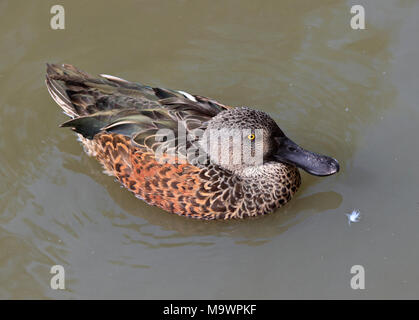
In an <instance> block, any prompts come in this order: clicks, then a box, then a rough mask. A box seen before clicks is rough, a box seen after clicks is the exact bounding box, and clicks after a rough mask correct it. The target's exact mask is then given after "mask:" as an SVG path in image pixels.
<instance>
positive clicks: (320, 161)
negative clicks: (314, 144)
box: [274, 136, 339, 176]
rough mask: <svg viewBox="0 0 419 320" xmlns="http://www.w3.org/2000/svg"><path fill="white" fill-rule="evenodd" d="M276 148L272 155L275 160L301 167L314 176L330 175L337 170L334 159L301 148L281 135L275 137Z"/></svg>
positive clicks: (337, 164) (336, 163)
mask: <svg viewBox="0 0 419 320" xmlns="http://www.w3.org/2000/svg"><path fill="white" fill-rule="evenodd" d="M276 142H277V145H278V149H277V151H276V153H275V155H274V158H275V159H276V160H277V161H280V162H284V163H288V164H291V165H294V166H296V167H298V168H301V169H303V170H305V171H307V172H308V173H310V174H312V175H315V176H330V175H331V174H334V173H336V172H338V171H339V163H338V162H337V160H336V159H333V158H331V157H328V156H324V155H321V154H317V153H314V152H311V151H308V150H305V149H303V148H301V147H300V146H299V145H298V144H296V143H295V142H293V141H292V140H290V139H288V138H287V137H285V136H283V137H280V138H277V139H276Z"/></svg>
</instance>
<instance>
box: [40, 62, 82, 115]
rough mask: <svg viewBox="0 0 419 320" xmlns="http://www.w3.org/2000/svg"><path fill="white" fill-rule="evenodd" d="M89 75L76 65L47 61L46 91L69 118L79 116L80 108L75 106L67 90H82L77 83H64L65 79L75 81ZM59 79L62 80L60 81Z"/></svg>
mask: <svg viewBox="0 0 419 320" xmlns="http://www.w3.org/2000/svg"><path fill="white" fill-rule="evenodd" d="M89 78H90V75H89V74H87V73H85V72H83V71H81V70H78V69H77V68H76V67H74V66H72V65H69V64H63V65H61V66H60V65H56V64H49V63H47V75H46V80H45V84H46V86H47V89H48V92H49V93H50V95H51V97H52V98H53V99H54V100H55V102H56V103H57V104H58V105H59V106H60V107H61V108H62V109H63V111H64V113H65V114H66V115H68V116H69V117H71V118H76V117H78V116H80V110H78V108H77V106H75V105H74V103H73V102H72V101H71V99H70V97H69V95H68V93H67V90H71V91H77V90H82V88H80V87H79V86H77V85H71V84H68V85H67V83H66V81H69V80H70V79H72V80H76V79H77V80H78V81H77V82H80V81H84V80H86V79H89ZM60 81H63V82H62V83H61V82H60Z"/></svg>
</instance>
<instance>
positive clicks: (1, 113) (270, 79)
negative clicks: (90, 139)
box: [0, 0, 419, 298]
mask: <svg viewBox="0 0 419 320" xmlns="http://www.w3.org/2000/svg"><path fill="white" fill-rule="evenodd" d="M371 3H374V4H375V6H377V8H380V9H377V10H376V11H374V10H373V9H372V7H368V6H367V7H366V9H367V13H368V12H373V13H371V20H367V30H364V31H356V32H355V31H353V30H351V29H350V28H349V20H350V13H349V9H350V4H348V3H347V4H345V3H344V2H342V1H326V0H325V1H316V2H313V1H308V0H307V1H281V2H277V1H263V2H262V3H261V2H254V1H240V2H239V3H234V2H231V3H227V4H223V5H221V4H220V5H215V4H214V3H213V2H211V1H199V2H188V1H171V2H167V3H157V2H156V3H153V2H146V3H144V2H142V1H127V2H126V3H125V4H124V6H109V5H108V6H103V4H100V6H101V8H102V9H103V10H100V12H98V11H97V7H98V6H99V4H98V3H97V2H89V3H88V4H87V3H83V4H82V3H81V2H80V3H77V2H74V1H72V2H70V1H64V3H63V5H64V7H65V8H66V12H68V14H69V15H70V16H68V17H67V19H66V21H67V29H66V30H64V31H52V30H50V29H48V26H49V23H48V22H49V8H50V6H49V4H47V3H46V2H33V3H30V4H29V3H28V4H26V3H25V6H21V3H19V1H16V2H12V1H9V2H8V1H4V2H2V3H1V4H0V9H1V10H0V15H1V16H0V18H1V21H2V23H3V25H4V27H3V28H2V29H1V30H2V33H1V34H0V46H1V48H2V49H4V50H2V51H1V53H0V58H1V59H0V61H2V62H0V92H1V93H2V94H1V95H0V134H1V136H2V137H3V138H2V139H1V140H0V147H1V150H2V153H1V155H0V175H1V179H0V223H1V226H0V249H1V250H0V252H1V253H0V297H2V298H11V297H13V298H28V297H37V298H41V297H49V298H68V297H70V298H91V297H108V298H109V297H113V298H115V297H118V298H124V297H126V298H175V297H176V298H185V297H186V298H187V297H189V298H190V297H196V298H214V297H222V298H233V297H234V298H237V297H243V298H290V297H291V298H299V297H310V298H318V297H357V298H360V297H359V296H356V295H355V296H354V294H355V293H353V292H351V291H348V289H347V279H348V275H347V274H346V271H347V270H346V269H347V267H348V265H353V264H356V263H362V261H365V263H368V264H369V266H374V270H377V272H376V273H375V276H374V277H375V278H374V279H376V280H377V281H380V279H383V278H389V279H394V280H393V282H390V283H389V284H388V286H386V285H385V284H382V286H384V287H380V286H379V285H377V286H375V288H380V290H378V289H377V290H378V291H374V290H372V291H371V293H370V294H369V295H368V293H367V295H365V297H379V296H380V295H379V294H378V293H377V292H389V293H388V296H389V297H398V296H403V297H410V296H412V295H411V294H412V292H415V290H417V289H419V284H418V283H417V282H415V281H411V282H408V284H409V285H410V287H408V289H406V288H405V287H401V286H400V285H399V280H400V279H399V278H398V277H397V276H395V273H391V272H390V271H391V270H395V269H397V268H398V267H399V264H398V263H397V261H401V260H404V259H405V257H403V256H392V257H391V258H390V260H391V259H393V260H391V261H392V263H393V269H391V270H389V269H388V268H387V266H386V264H383V263H382V261H381V260H380V259H382V257H381V256H378V255H377V253H379V254H381V253H382V252H385V250H387V249H388V248H393V249H394V252H396V251H397V248H399V246H400V247H403V248H408V247H409V246H411V244H410V243H414V242H411V238H412V237H414V235H413V233H404V235H405V239H406V240H405V241H406V242H397V241H396V238H395V237H396V236H394V237H392V238H391V239H389V238H383V237H384V236H383V235H385V234H391V233H393V234H395V235H397V234H398V233H399V230H408V227H407V226H406V225H405V224H403V223H407V222H404V221H409V222H410V223H409V224H408V225H409V226H411V225H414V224H412V223H413V222H418V221H417V216H414V215H411V214H410V211H409V210H410V209H409V210H407V211H406V212H407V213H406V214H405V215H406V216H405V217H404V219H401V218H400V219H398V220H397V222H394V221H393V220H391V221H392V223H391V224H390V220H386V221H388V222H389V223H388V224H384V223H381V222H380V221H383V220H382V219H383V216H384V217H387V219H393V218H392V217H393V215H392V213H391V212H390V211H389V210H390V208H392V207H393V206H398V207H401V208H404V207H406V206H407V203H409V201H410V200H409V201H405V200H403V201H402V200H400V201H398V200H397V199H392V200H391V201H390V197H387V198H386V199H384V200H383V201H377V199H380V198H381V197H380V195H382V194H387V193H388V192H389V190H388V185H386V183H384V182H385V181H389V180H388V179H391V181H393V183H394V185H397V184H400V189H399V190H405V191H404V192H403V191H400V192H399V194H401V195H405V197H408V195H410V192H409V191H407V190H412V188H413V187H412V185H414V181H412V185H407V184H403V183H402V182H401V181H402V180H399V176H400V177H402V176H403V175H404V174H405V172H404V171H403V172H400V175H398V176H393V175H391V174H392V173H391V172H392V169H390V168H393V166H394V164H393V163H392V162H389V157H388V154H389V152H390V151H389V150H388V148H386V147H385V146H386V144H385V143H384V141H385V140H386V139H391V138H392V136H391V135H386V132H389V131H388V129H387V130H384V129H381V128H384V127H383V123H384V121H385V119H386V118H387V117H389V114H390V115H392V113H391V112H393V111H392V110H397V108H400V106H399V105H398V104H400V103H401V101H402V100H401V98H400V97H399V96H400V95H401V93H400V92H402V88H401V83H403V78H400V77H399V78H396V77H395V76H394V74H396V73H395V72H394V68H395V66H399V65H400V64H401V63H402V62H397V63H398V65H397V64H395V63H396V62H395V60H394V59H395V58H394V57H395V56H397V53H395V52H399V55H400V54H401V53H403V46H401V47H400V39H402V38H401V31H400V30H408V31H409V30H410V31H409V32H410V33H409V32H408V31H405V32H404V33H403V34H404V36H403V37H405V39H412V37H413V35H414V34H416V31H417V28H416V27H417V26H418V25H417V24H415V22H414V21H415V16H414V14H413V13H414V12H418V10H419V9H418V7H419V6H418V5H417V3H415V2H409V1H399V2H396V1H371ZM81 4H82V5H81ZM368 5H371V6H372V4H368ZM190 12H200V14H199V15H197V14H193V15H191V14H190ZM412 12H413V13H412ZM93 13H94V15H93ZM390 13H391V17H392V19H390V20H388V23H387V24H383V23H382V21H383V19H384V20H386V19H387V17H388V16H389V15H390ZM157 15H158V17H159V19H158V21H159V23H158V24H157V23H156V19H155V17H156V16H157ZM92 16H95V23H94V24H91V20H92V18H91V17H92ZM118 17H120V18H118ZM107 21H118V23H112V24H110V23H107ZM386 21H387V20H386ZM406 26H410V27H409V28H407V27H406ZM409 37H410V38H409ZM408 42H409V41H404V42H402V43H404V45H405V46H407V45H408V44H407V43H408ZM410 43H411V42H410ZM400 48H401V49H400ZM398 50H401V51H398ZM409 50H416V51H415V52H416V54H417V47H414V48H413V49H412V48H410V47H409ZM400 52H401V53H400ZM47 61H51V62H67V63H73V64H75V65H77V66H79V67H80V68H82V69H85V70H86V71H88V72H90V73H107V74H114V75H116V76H121V77H123V78H126V79H130V80H138V81H141V82H144V83H148V84H151V85H159V86H163V87H169V88H173V89H181V90H186V91H188V92H191V93H196V94H202V95H205V96H210V97H213V98H216V99H217V100H219V101H222V102H224V103H226V104H229V105H248V106H254V107H256V108H258V109H262V110H264V111H267V112H269V113H270V114H271V115H272V116H273V118H274V119H275V120H276V121H277V122H278V123H279V125H280V126H281V128H282V129H283V130H284V131H285V132H286V134H287V135H288V136H289V137H290V138H292V139H293V140H294V141H296V142H297V143H299V144H300V145H302V146H303V147H305V148H307V149H310V150H313V151H316V152H319V153H323V154H328V155H332V156H334V157H336V158H337V159H338V160H339V161H340V163H341V172H340V173H339V174H338V175H336V176H332V177H327V178H318V177H313V176H310V175H307V174H305V173H303V174H302V177H303V185H302V188H301V190H300V191H299V193H298V195H297V196H296V198H295V199H293V201H291V202H290V203H289V204H288V205H287V206H285V207H284V208H283V209H280V210H278V211H277V212H276V213H273V214H271V215H268V216H266V217H261V218H256V219H247V220H244V221H227V222H222V221H221V222H220V221H217V222H205V221H195V220H188V219H185V218H182V217H178V216H175V215H170V214H168V213H166V212H163V211H162V210H160V209H157V208H154V207H150V206H148V205H146V204H144V203H143V202H141V201H139V200H137V199H136V198H135V197H133V196H132V195H131V194H130V193H129V192H128V191H126V190H123V189H121V188H120V187H119V185H118V184H117V183H115V182H114V181H113V178H111V177H108V176H105V175H103V174H102V172H101V171H102V168H101V167H100V166H99V164H98V163H96V161H95V160H94V159H91V158H88V157H87V156H86V155H85V154H83V153H82V149H81V147H80V146H79V144H78V142H77V141H76V139H75V137H74V135H73V134H72V133H71V132H70V131H69V130H63V129H59V128H58V127H57V125H58V124H59V123H61V122H63V121H64V119H65V117H64V116H63V115H62V114H61V111H60V110H59V108H58V107H57V106H56V105H55V103H54V102H53V101H52V100H51V99H50V97H49V96H48V93H47V91H46V89H45V87H44V84H43V79H44V72H45V65H44V63H45V62H47ZM407 69H409V68H407ZM414 70H417V68H416V69H414ZM414 79H417V78H414ZM4 80H6V81H4ZM402 87H403V86H402ZM396 88H397V89H396ZM414 94H416V91H410V92H408V93H406V94H404V96H403V97H404V98H403V99H405V100H403V101H409V100H408V98H406V97H411V100H412V101H415V99H413V98H412V95H414ZM416 101H417V100H416ZM406 105H408V104H406ZM404 108H405V109H406V110H407V109H408V106H407V107H404ZM406 112H409V115H410V116H409V117H407V118H406V119H404V118H400V117H401V116H400V114H404V113H403V112H399V113H398V115H397V116H392V117H393V118H392V119H393V122H392V121H389V123H390V124H391V123H393V124H392V125H391V126H392V127H394V126H396V124H397V127H398V128H399V129H398V130H401V131H402V132H403V133H404V136H405V137H406V139H409V137H410V136H409V132H410V131H409V130H407V128H409V123H410V122H409V121H413V120H414V119H416V120H417V116H418V114H417V112H416V111H415V110H414V109H411V110H410V109H409V111H406ZM383 119H384V120H383ZM394 123H396V124H394ZM412 123H413V122H412ZM400 124H403V125H404V126H401V125H400ZM403 128H406V131H403V130H404V129H403ZM372 149H373V150H374V152H371V151H370V150H372ZM405 152H411V153H414V154H411V155H410V157H406V160H405V161H410V160H408V158H409V159H411V158H412V157H414V156H417V151H414V150H411V149H410V150H408V151H406V150H403V152H401V154H404V153H405ZM402 158H403V157H402ZM399 161H404V160H403V159H401V160H399ZM398 168H400V169H398V170H407V169H406V168H404V166H403V165H401V166H398ZM390 175H391V176H390ZM400 179H401V178H400ZM412 180H414V179H412ZM403 181H404V180H403ZM353 208H361V209H362V211H366V212H367V214H366V216H365V219H364V220H363V221H362V223H360V224H358V225H355V226H353V227H351V228H348V225H347V223H346V221H345V216H344V213H345V212H347V211H348V210H351V209H353ZM399 211H400V210H399ZM403 212H404V211H403ZM402 217H403V214H402ZM394 230H396V231H394ZM400 232H401V231H400ZM372 239H381V241H380V244H381V243H382V244H383V245H382V246H379V247H375V251H374V252H376V255H375V256H371V254H370V253H371V248H370V247H368V245H369V246H377V244H376V243H377V242H375V241H373V240H372ZM407 239H409V240H407ZM384 244H385V245H384ZM366 245H367V247H365V246H366ZM392 251H393V250H392ZM407 251H409V250H407ZM383 255H386V256H388V254H387V253H383ZM387 258H388V257H387ZM411 259H413V260H410V261H411V262H412V264H413V265H414V264H415V262H416V263H417V262H418V261H419V258H418V257H412V258H411ZM360 260H361V261H360ZM387 261H389V260H387ZM54 264H62V265H63V266H65V268H66V277H67V278H66V279H67V280H66V287H67V290H65V291H63V292H58V291H54V290H51V289H50V288H49V279H50V274H49V270H50V267H51V266H52V265H54ZM308 265H309V266H310V268H308V267H307V266H308ZM261 270H262V272H263V274H264V275H265V277H266V278H263V279H261V278H260V276H259V275H260V272H261ZM404 271H405V274H411V273H413V269H412V271H410V270H404ZM326 273H327V274H328V276H329V278H328V279H327V283H325V282H322V281H326V280H325V276H323V274H326ZM215 276H216V277H215ZM371 277H373V276H371ZM303 279H304V280H303ZM330 279H331V280H330ZM300 281H304V283H302V282H300ZM370 281H372V280H370ZM400 281H401V280H400ZM395 283H396V285H395ZM398 285H399V286H398ZM301 288H304V289H301ZM327 288H328V289H327ZM389 288H392V289H393V294H394V296H393V295H392V294H391V292H390V291H386V290H387V289H389ZM326 289H327V290H326ZM301 290H303V291H301ZM381 294H382V293H381ZM382 295H384V294H382ZM384 296H385V295H384ZM363 297H364V296H363Z"/></svg>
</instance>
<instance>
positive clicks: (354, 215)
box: [346, 210, 361, 225]
mask: <svg viewBox="0 0 419 320" xmlns="http://www.w3.org/2000/svg"><path fill="white" fill-rule="evenodd" d="M346 216H347V217H348V224H349V225H351V223H354V222H359V220H360V219H361V212H360V211H359V210H352V212H351V213H346Z"/></svg>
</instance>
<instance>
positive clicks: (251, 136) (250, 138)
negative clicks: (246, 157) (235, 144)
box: [247, 133, 255, 140]
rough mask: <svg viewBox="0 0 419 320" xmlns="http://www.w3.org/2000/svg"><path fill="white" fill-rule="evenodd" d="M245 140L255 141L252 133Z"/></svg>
mask: <svg viewBox="0 0 419 320" xmlns="http://www.w3.org/2000/svg"><path fill="white" fill-rule="evenodd" d="M247 138H248V139H249V140H254V139H255V135H254V134H253V133H251V134H249V135H248V136H247Z"/></svg>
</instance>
